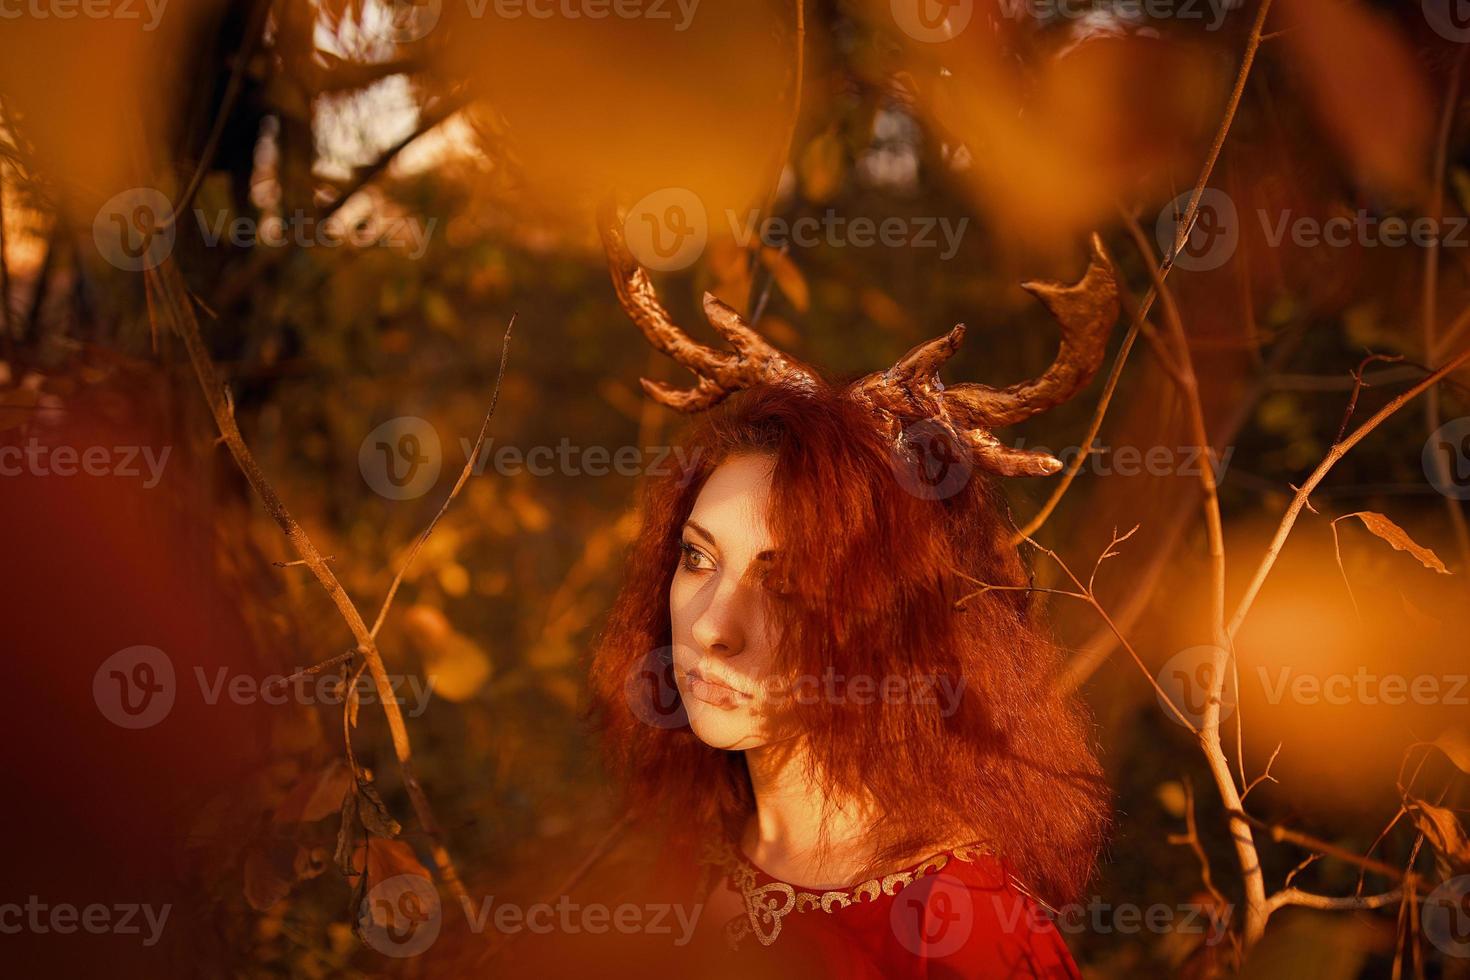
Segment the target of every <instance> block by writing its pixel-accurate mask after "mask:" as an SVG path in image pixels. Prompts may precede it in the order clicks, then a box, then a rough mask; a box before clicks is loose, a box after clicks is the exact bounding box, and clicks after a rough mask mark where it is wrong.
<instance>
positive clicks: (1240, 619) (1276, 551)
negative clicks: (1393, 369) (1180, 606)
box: [1226, 347, 1470, 640]
mask: <svg viewBox="0 0 1470 980" xmlns="http://www.w3.org/2000/svg"><path fill="white" fill-rule="evenodd" d="M1466 362H1470V347H1466V348H1465V349H1464V350H1462V351H1460V353H1458V354H1456V355H1455V356H1454V357H1453V358H1452V359H1451V360H1449V361H1448V362H1446V363H1445V365H1444V366H1443V367H1441V368H1439V369H1438V370H1436V371H1434V372H1433V373H1431V374H1430V375H1428V376H1427V377H1425V378H1424V379H1423V380H1422V381H1420V382H1419V383H1418V384H1416V385H1414V387H1412V388H1410V389H1409V390H1408V391H1405V392H1403V393H1402V394H1400V395H1399V396H1398V397H1397V398H1395V399H1394V400H1393V401H1391V402H1389V403H1388V404H1387V405H1385V406H1383V407H1382V408H1381V409H1379V410H1378V411H1377V412H1376V413H1375V414H1374V415H1373V417H1372V418H1370V419H1368V421H1366V422H1364V423H1363V424H1362V425H1360V426H1358V427H1357V428H1356V429H1354V430H1353V432H1352V434H1351V435H1349V436H1348V437H1347V438H1346V439H1344V440H1342V441H1341V442H1339V443H1337V444H1336V445H1334V446H1333V447H1332V448H1331V449H1329V450H1328V451H1327V456H1326V458H1324V459H1323V460H1322V462H1321V463H1319V464H1318V465H1317V468H1316V469H1315V470H1313V471H1312V475H1311V476H1309V477H1307V480H1306V482H1305V483H1303V484H1302V485H1301V488H1300V489H1298V490H1297V492H1296V496H1294V497H1293V498H1292V501H1291V505H1290V506H1289V507H1287V509H1286V513H1285V514H1284V515H1283V516H1282V518H1281V524H1280V526H1279V527H1278V528H1277V529H1276V535H1275V537H1274V538H1272V539H1271V544H1270V546H1269V547H1268V548H1267V549H1266V554H1265V555H1264V556H1263V557H1262V558H1261V564H1260V567H1259V568H1257V569H1256V573H1255V575H1254V576H1252V577H1251V581H1250V584H1249V585H1248V586H1246V590H1245V594H1244V595H1243V596H1242V597H1241V599H1240V604H1239V605H1238V606H1237V607H1236V609H1235V615H1234V616H1232V617H1231V618H1230V622H1229V624H1228V625H1227V626H1226V632H1227V634H1228V635H1229V637H1230V638H1231V639H1232V640H1234V638H1235V636H1236V634H1237V633H1238V632H1239V631H1240V627H1241V624H1242V623H1244V622H1245V617H1246V616H1247V615H1248V614H1249V613H1250V610H1251V606H1252V605H1253V604H1254V603H1255V601H1256V596H1257V595H1259V594H1260V591H1261V586H1262V585H1264V584H1265V582H1266V577H1267V576H1268V575H1270V574H1271V569H1272V567H1273V566H1275V564H1276V559H1277V558H1278V557H1280V555H1281V549H1282V547H1283V546H1285V544H1286V538H1287V536H1288V535H1290V534H1291V529H1292V528H1293V527H1294V526H1295V525H1296V519H1297V517H1298V516H1300V514H1301V512H1302V508H1303V507H1305V506H1306V503H1307V498H1308V497H1310V496H1311V495H1312V491H1313V490H1315V489H1316V488H1317V485H1318V484H1320V483H1321V482H1322V480H1323V479H1324V478H1326V476H1327V474H1328V473H1329V472H1331V470H1332V467H1334V466H1336V465H1337V462H1338V460H1340V459H1342V458H1343V457H1344V456H1346V455H1347V454H1348V452H1349V451H1350V450H1351V449H1352V448H1353V447H1354V446H1356V445H1357V444H1358V443H1360V442H1362V441H1363V440H1364V439H1365V438H1367V437H1368V435H1369V434H1370V433H1371V432H1372V431H1373V430H1374V429H1376V428H1378V427H1379V426H1380V425H1382V424H1383V422H1384V420H1385V419H1387V418H1388V417H1389V416H1391V415H1393V414H1394V413H1395V412H1397V411H1398V410H1399V409H1401V408H1403V407H1404V406H1405V405H1407V404H1408V403H1409V402H1411V401H1413V400H1414V399H1415V398H1416V397H1418V396H1419V395H1421V394H1423V393H1424V392H1425V391H1428V390H1429V389H1430V388H1432V387H1434V385H1435V384H1436V383H1438V382H1439V380H1440V379H1441V378H1444V377H1446V376H1447V375H1449V374H1451V373H1453V372H1454V371H1456V370H1458V369H1459V368H1460V367H1461V366H1462V365H1463V364H1465V363H1466Z"/></svg>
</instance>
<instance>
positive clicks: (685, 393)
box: [598, 201, 816, 412]
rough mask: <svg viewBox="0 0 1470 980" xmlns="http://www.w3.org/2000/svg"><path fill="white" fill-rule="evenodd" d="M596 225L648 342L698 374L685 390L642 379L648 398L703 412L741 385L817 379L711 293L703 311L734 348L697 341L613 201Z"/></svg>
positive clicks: (624, 300)
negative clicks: (667, 302) (666, 303)
mask: <svg viewBox="0 0 1470 980" xmlns="http://www.w3.org/2000/svg"><path fill="white" fill-rule="evenodd" d="M598 226H599V229H600V230H601V233H602V243H603V248H604V249H605V250H606V251H607V263H608V269H609V271H610V272H611V274H612V280H613V287H614V288H615V289H616V290H617V294H618V301H619V302H620V303H621V304H622V306H623V310H624V311H625V312H626V313H627V314H628V316H629V318H630V319H632V321H633V322H634V323H635V324H637V325H638V329H639V330H641V331H643V336H644V337H646V338H647V339H648V342H649V343H650V344H652V345H653V346H654V347H656V348H657V349H658V350H660V351H662V352H663V353H665V354H667V355H668V356H669V357H672V358H673V359H674V360H675V361H677V362H678V363H680V364H682V365H683V366H684V367H686V368H688V369H689V370H691V371H693V372H694V373H695V374H696V375H697V376H698V378H699V380H698V382H697V383H696V384H695V386H694V387H693V388H685V389H678V388H674V387H672V386H670V385H666V384H663V383H662V382H658V381H650V380H648V379H647V378H642V379H640V380H641V381H642V384H643V390H644V391H645V392H647V393H648V395H649V397H650V398H652V399H654V400H655V401H657V402H659V403H660V404H662V405H667V406H668V407H669V408H672V409H676V410H678V411H681V412H701V411H704V410H705V409H707V408H711V407H713V406H715V405H717V404H719V403H720V402H721V401H723V400H724V399H725V398H726V397H728V396H729V395H731V394H732V393H734V392H736V391H739V390H740V389H742V388H749V387H751V386H753V385H757V384H761V383H763V382H770V381H788V382H792V383H796V384H802V383H810V382H813V381H815V380H816V375H815V373H814V372H813V371H812V370H811V369H810V368H808V367H806V366H805V365H803V364H801V363H800V362H799V361H797V360H796V359H795V358H792V357H788V356H787V355H786V354H783V353H782V352H781V351H779V350H777V349H776V348H775V347H773V346H771V345H770V344H769V343H767V342H766V340H765V338H763V337H761V335H760V334H758V333H756V332H755V331H754V330H752V329H751V328H750V326H749V325H748V324H747V323H746V322H745V320H744V319H743V318H742V317H741V316H740V314H739V313H737V312H735V310H734V309H732V308H731V307H729V306H727V305H726V304H724V303H722V302H720V300H718V299H716V298H715V297H714V296H712V295H711V294H709V293H705V294H704V315H705V317H706V318H707V319H708V320H709V322H710V324H711V325H712V326H713V327H714V328H715V329H716V330H717V331H719V333H720V335H721V336H722V337H724V338H725V339H726V340H727V341H729V343H730V346H731V347H733V348H734V350H733V351H722V350H716V349H715V348H713V347H706V346H705V345H704V344H701V343H699V342H698V341H696V340H694V339H693V338H692V337H690V336H689V335H688V334H686V333H685V332H684V331H683V330H681V329H679V327H678V326H676V325H675V324H674V321H673V319H672V318H671V317H670V316H669V313H668V311H667V310H665V309H664V307H663V304H661V303H660V302H659V301H658V293H657V291H656V290H655V289H654V288H653V283H652V282H651V281H650V280H649V278H648V273H647V272H646V271H644V269H643V267H642V266H641V265H639V264H638V260H637V259H635V258H634V257H633V253H632V252H630V251H629V250H628V244H627V242H626V241H625V240H624V238H623V227H622V223H621V222H620V221H619V220H618V215H617V207H616V205H615V204H614V203H613V202H611V201H605V202H603V204H602V205H601V207H599V208H598Z"/></svg>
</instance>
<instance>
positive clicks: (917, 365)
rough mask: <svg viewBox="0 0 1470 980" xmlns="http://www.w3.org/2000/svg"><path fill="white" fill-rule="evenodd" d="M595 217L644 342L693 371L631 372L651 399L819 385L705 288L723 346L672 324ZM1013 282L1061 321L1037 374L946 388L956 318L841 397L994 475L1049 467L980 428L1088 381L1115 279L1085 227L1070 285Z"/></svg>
mask: <svg viewBox="0 0 1470 980" xmlns="http://www.w3.org/2000/svg"><path fill="white" fill-rule="evenodd" d="M598 215H599V221H598V223H599V225H600V227H601V231H602V242H603V247H604V248H605V249H606V251H607V260H608V268H609V270H610V271H611V273H612V280H613V286H614V287H615V288H616V289H617V293H618V300H619V302H621V303H622V306H623V309H624V310H625V311H626V312H627V314H628V316H629V317H630V318H632V320H633V322H634V323H636V324H637V325H638V329H640V330H642V331H643V336H645V337H647V338H648V342H649V343H651V344H652V345H653V346H654V347H656V348H658V349H659V350H661V351H663V352H664V353H665V354H667V355H668V356H670V357H672V358H673V359H674V360H676V361H678V362H679V363H680V364H682V365H684V366H685V367H686V368H688V369H689V370H691V371H693V372H694V373H695V375H697V376H698V378H699V380H698V382H697V383H696V384H695V386H694V387H693V388H687V389H683V390H680V389H677V388H672V387H670V386H668V385H665V384H662V383H660V382H657V381H649V380H648V379H647V378H642V379H640V380H641V381H642V383H643V390H644V391H646V392H648V394H649V396H650V397H651V398H653V399H654V400H655V401H657V402H659V403H660V404H663V405H667V406H669V407H670V408H674V409H678V410H679V411H682V412H699V411H703V410H704V409H707V408H711V407H713V406H714V405H716V404H718V403H719V402H721V401H723V400H724V399H725V398H726V397H728V396H729V395H730V394H732V393H733V392H735V391H738V390H740V389H742V388H749V387H752V386H754V385H758V384H767V383H784V384H796V385H811V384H817V383H819V382H818V376H817V374H816V372H815V371H813V370H812V369H811V368H809V367H807V366H806V365H805V364H802V363H801V362H800V361H798V360H796V359H795V358H793V357H791V356H789V355H787V354H784V353H782V352H781V351H779V350H777V349H776V348H775V347H773V346H771V345H770V344H769V343H767V342H766V341H765V339H764V338H762V337H761V336H760V335H759V334H757V333H756V332H755V331H754V330H752V329H751V328H750V326H749V325H748V324H746V322H745V321H744V320H743V319H742V318H741V317H740V314H738V313H736V312H735V311H734V310H733V309H731V308H730V307H728V306H726V305H725V304H724V303H722V302H720V301H719V300H718V299H715V298H714V297H713V296H711V295H710V294H709V293H705V296H704V314H705V316H706V317H707V318H708V319H709V321H710V323H711V325H713V326H714V328H715V329H716V330H718V331H719V332H720V334H721V336H723V337H724V338H725V339H726V340H727V341H729V343H730V346H731V347H732V348H733V350H729V351H721V350H715V349H714V348H712V347H706V346H705V345H704V344H701V343H699V342H698V341H696V340H694V339H693V338H691V337H690V336H689V335H688V334H686V333H685V332H684V331H683V330H680V329H679V328H678V327H677V326H675V324H674V322H673V321H672V320H671V319H670V318H669V314H668V311H667V310H665V309H664V308H663V306H662V305H661V304H660V303H659V301H658V295H657V293H656V292H655V291H654V288H653V284H652V283H651V282H650V281H649V279H648V273H647V272H645V271H644V270H643V268H642V267H641V266H640V265H639V264H638V261H637V260H636V259H635V258H634V257H633V255H632V253H631V252H629V251H628V246H627V243H626V241H625V240H624V238H623V228H622V223H621V222H620V221H619V220H618V216H617V210H616V208H615V207H614V206H613V205H612V204H611V203H607V204H604V205H603V206H602V208H600V209H599V212H598ZM1022 288H1023V289H1025V290H1027V291H1028V292H1030V293H1031V294H1032V295H1033V296H1035V297H1036V298H1037V299H1039V300H1041V302H1042V303H1043V304H1044V305H1045V306H1046V308H1047V309H1048V310H1050V311H1051V314H1052V316H1053V317H1055V318H1056V320H1057V322H1058V323H1060V324H1061V327H1062V342H1061V347H1060V348H1059V350H1058V351H1057V356H1056V359H1055V360H1054V361H1053V362H1052V364H1051V366H1050V367H1048V368H1047V369H1046V371H1045V372H1043V373H1042V374H1041V375H1040V376H1039V377H1036V378H1033V379H1031V380H1030V381H1023V382H1020V383H1018V384H1013V385H1010V386H1008V387H1005V388H992V387H990V386H989V385H983V384H973V383H971V384H957V385H954V386H953V387H950V388H946V387H945V386H944V382H942V381H940V380H939V369H940V367H942V366H943V365H944V362H945V361H947V360H949V359H950V358H951V357H953V356H954V353H955V351H957V350H959V346H960V341H961V340H963V339H964V336H965V327H964V325H963V324H960V325H958V326H956V327H955V328H954V329H953V330H951V331H950V332H949V333H947V334H945V335H944V336H942V337H936V338H935V339H933V340H927V341H925V342H924V343H922V344H919V345H918V346H917V347H915V348H914V349H913V350H911V351H909V352H908V353H907V354H905V355H904V356H903V357H901V358H899V360H898V363H897V364H895V365H893V367H891V368H889V369H888V370H887V371H881V372H876V373H873V374H869V375H867V376H865V377H863V378H860V379H859V380H857V381H855V382H853V383H852V384H851V385H850V386H849V387H848V389H847V394H848V397H851V398H853V399H855V400H857V401H859V402H861V403H863V404H865V405H867V406H868V407H870V408H871V409H873V411H875V412H876V413H878V414H879V415H880V416H882V417H883V418H884V420H885V421H886V422H887V424H888V426H889V428H890V429H891V430H892V431H893V432H894V434H895V436H899V435H901V433H902V430H903V427H904V425H906V424H908V423H911V422H915V421H919V420H922V419H934V420H937V421H940V422H942V423H944V424H945V425H946V426H947V427H948V428H949V429H951V430H952V431H953V432H954V433H955V434H956V435H957V436H958V437H959V438H961V439H962V440H963V441H964V442H965V443H966V444H967V446H968V448H969V450H970V454H971V456H972V457H973V460H974V462H975V463H976V464H977V465H979V466H982V467H984V468H986V469H988V470H991V471H993V472H996V473H999V474H1001V475H1003V476H1047V475H1049V474H1052V473H1055V472H1057V471H1058V470H1060V469H1061V468H1062V463H1061V461H1060V460H1058V459H1057V458H1055V457H1054V456H1052V455H1050V454H1049V453H1045V452H1040V451H1036V450H1021V449H1012V448H1010V447H1008V446H1006V445H1005V444H1003V443H1002V442H1001V441H1000V440H999V439H997V438H996V437H995V436H994V434H992V433H991V431H990V430H991V429H992V428H996V427H999V426H1002V425H1010V424H1012V423H1014V422H1020V421H1023V420H1025V419H1028V418H1030V417H1032V416H1033V415H1036V414H1038V413H1040V412H1044V411H1046V410H1047V409H1049V408H1053V407H1055V406H1057V405H1060V404H1061V403H1062V402H1065V401H1066V400H1068V399H1069V398H1071V397H1072V396H1073V395H1075V394H1076V393H1077V392H1078V391H1080V390H1081V389H1082V388H1083V387H1085V386H1086V385H1087V383H1088V382H1089V381H1091V380H1092V378H1093V377H1094V376H1095V375H1096V374H1097V371H1098V368H1099V367H1101V366H1102V359H1103V354H1104V353H1105V351H1106V348H1107V343H1108V335H1109V333H1110V332H1111V330H1112V326H1113V323H1114V321H1116V320H1117V318H1118V283H1117V279H1116V276H1115V274H1114V271H1113V264H1112V262H1111V261H1109V259H1108V257H1107V253H1106V252H1104V251H1103V247H1102V241H1101V240H1100V239H1099V238H1098V237H1097V235H1093V236H1092V258H1091V261H1090V262H1089V263H1088V266H1087V272H1086V274H1084V275H1083V277H1082V278H1081V279H1080V280H1078V281H1077V282H1076V283H1073V284H1071V285H1068V284H1067V283H1061V282H1027V283H1023V284H1022Z"/></svg>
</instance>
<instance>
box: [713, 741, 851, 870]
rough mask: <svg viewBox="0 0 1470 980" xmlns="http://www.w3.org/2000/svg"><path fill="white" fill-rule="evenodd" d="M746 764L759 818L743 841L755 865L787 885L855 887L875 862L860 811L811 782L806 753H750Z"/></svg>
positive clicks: (784, 747)
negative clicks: (860, 876) (786, 882)
mask: <svg viewBox="0 0 1470 980" xmlns="http://www.w3.org/2000/svg"><path fill="white" fill-rule="evenodd" d="M745 765H746V768H747V769H748V770H749V772H750V784H751V788H752V789H753V790H754V792H755V815H754V817H753V818H752V819H751V822H750V823H749V824H748V825H747V826H746V830H745V837H744V840H743V841H742V847H743V849H744V851H745V853H746V855H747V856H748V857H749V858H750V860H751V861H753V862H755V863H756V864H757V865H759V866H760V867H761V868H763V869H764V870H765V871H766V872H768V873H769V874H771V875H772V876H774V877H776V878H780V879H782V880H783V881H789V882H796V883H798V884H802V885H809V886H811V887H813V888H841V887H843V886H845V885H848V884H851V883H852V881H853V880H854V878H855V877H856V876H857V875H858V874H859V873H860V872H861V870H862V868H863V867H864V866H865V865H866V864H867V862H868V860H869V859H870V857H871V854H870V853H869V850H868V848H867V846H866V844H867V837H868V835H867V830H868V821H867V820H866V819H865V818H864V817H863V816H862V815H861V814H860V812H859V808H858V807H857V806H855V805H853V804H852V803H851V802H849V803H847V804H846V805H840V804H838V803H837V801H833V800H831V799H829V797H828V796H827V795H826V794H825V793H824V792H823V791H822V790H821V788H820V787H819V786H817V785H815V782H814V781H813V780H811V779H810V778H808V769H807V757H806V755H805V753H804V752H802V751H801V750H799V749H792V748H791V747H790V745H789V744H778V745H775V746H762V747H761V748H758V749H749V750H747V751H746V753H745Z"/></svg>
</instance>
